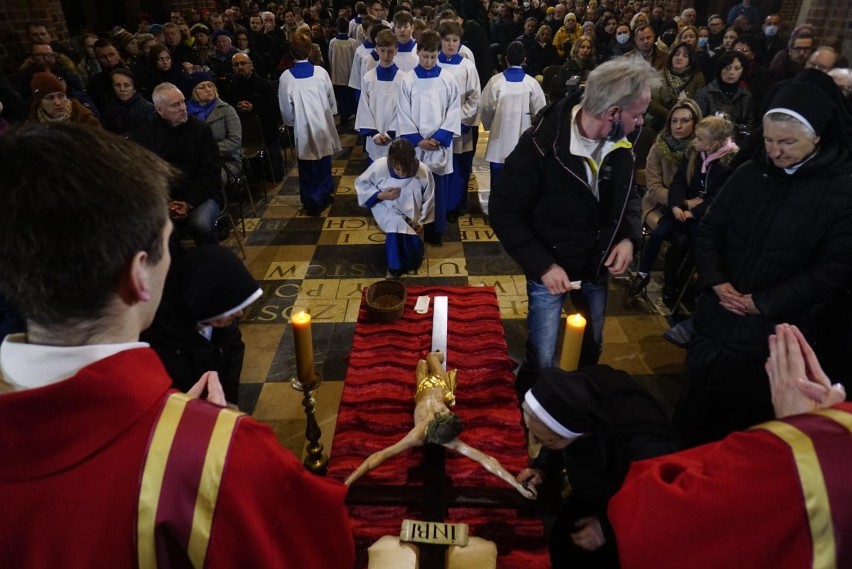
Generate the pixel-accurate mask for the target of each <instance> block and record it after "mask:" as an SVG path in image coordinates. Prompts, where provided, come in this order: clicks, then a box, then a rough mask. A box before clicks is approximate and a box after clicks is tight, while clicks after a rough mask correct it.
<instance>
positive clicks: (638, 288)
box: [628, 273, 651, 296]
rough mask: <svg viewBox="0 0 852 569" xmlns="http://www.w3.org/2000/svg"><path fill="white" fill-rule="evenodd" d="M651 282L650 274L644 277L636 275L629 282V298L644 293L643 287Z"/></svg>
mask: <svg viewBox="0 0 852 569" xmlns="http://www.w3.org/2000/svg"><path fill="white" fill-rule="evenodd" d="M649 282H651V273H648V274H647V275H645V276H644V277H643V276H641V275H640V274H639V273H636V276H635V277H633V279H632V280H631V282H630V288H629V289H628V294H629V295H630V296H639V295H640V294H642V293H643V292H645V287H647V286H648V283H649Z"/></svg>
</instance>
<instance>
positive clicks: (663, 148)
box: [657, 131, 692, 165]
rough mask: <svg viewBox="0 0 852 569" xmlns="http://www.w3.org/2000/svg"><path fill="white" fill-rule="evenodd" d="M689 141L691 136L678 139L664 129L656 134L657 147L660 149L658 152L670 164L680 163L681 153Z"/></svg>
mask: <svg viewBox="0 0 852 569" xmlns="http://www.w3.org/2000/svg"><path fill="white" fill-rule="evenodd" d="M691 141H692V137H691V136H690V137H689V138H683V139H680V140H678V139H677V138H675V137H674V136H672V134H671V133H670V132H668V131H664V132H661V133H660V134H659V135H658V136H657V147H658V148H659V150H660V154H662V155H663V158H665V159H666V160H668V161H669V162H671V163H672V164H675V165H677V164H680V161H681V160H683V155H684V153H685V152H686V148H687V147H688V146H689V143H690V142H691Z"/></svg>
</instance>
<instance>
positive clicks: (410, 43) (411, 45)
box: [396, 39, 417, 53]
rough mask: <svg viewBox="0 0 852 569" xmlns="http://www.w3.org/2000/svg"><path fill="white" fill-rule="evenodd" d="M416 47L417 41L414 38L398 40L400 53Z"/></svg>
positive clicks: (397, 46)
mask: <svg viewBox="0 0 852 569" xmlns="http://www.w3.org/2000/svg"><path fill="white" fill-rule="evenodd" d="M415 47H417V42H416V41H414V39H410V40H408V41H407V42H406V43H399V42H397V44H396V50H397V51H398V52H400V53H408V52H411V51H414V48H415Z"/></svg>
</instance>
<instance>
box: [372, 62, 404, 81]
mask: <svg viewBox="0 0 852 569" xmlns="http://www.w3.org/2000/svg"><path fill="white" fill-rule="evenodd" d="M397 71H399V67H397V66H396V64H395V63H391V64H390V65H389V66H387V67H382V66H381V65H379V66H378V67H376V79H378V80H379V81H393V79H394V77H396V72H397Z"/></svg>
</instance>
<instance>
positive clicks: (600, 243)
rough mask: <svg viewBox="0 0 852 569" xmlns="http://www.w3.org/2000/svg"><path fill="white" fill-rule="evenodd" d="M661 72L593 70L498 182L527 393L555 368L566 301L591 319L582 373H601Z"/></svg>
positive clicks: (546, 117) (521, 386)
mask: <svg viewBox="0 0 852 569" xmlns="http://www.w3.org/2000/svg"><path fill="white" fill-rule="evenodd" d="M658 82H659V78H658V74H657V73H656V72H655V71H654V69H653V68H652V67H651V66H650V65H648V64H647V63H645V62H644V61H640V60H629V59H623V58H621V59H617V60H612V61H608V62H606V63H604V64H603V65H601V66H599V67H598V68H597V69H595V70H594V71H593V72H592V73H591V74H590V75H589V79H588V82H587V84H586V93H585V96H583V97H582V102H581V93H579V92H578V93H576V94H574V95H571V96H568V97H565V98H564V99H562V100H560V101H559V102H557V103H555V104H552V105H550V106H548V107H545V109H544V110H542V112H541V114H540V121H539V122H538V124H537V125H536V126H534V127H533V128H531V129H529V130H528V131H527V132H526V133H524V135H523V136H522V137H521V140H520V142H519V143H518V145H517V147H515V150H514V151H513V152H512V154H510V155H509V157H508V159H507V160H506V164H505V168H504V169H503V171H502V172H500V173H499V175H498V176H496V178H494V179H492V186H491V199H490V202H489V216H490V220H491V225H492V226H493V227H494V230H495V232H496V233H497V237H498V238H499V239H500V242H501V243H502V245H503V248H504V249H506V252H508V253H509V254H510V255H511V256H512V258H514V259H515V261H517V262H518V264H519V265H521V268H522V269H523V271H524V274H525V275H526V278H527V296H528V299H529V314H528V316H527V324H528V328H529V337H528V340H527V353H526V357H525V358H524V361H523V363H522V364H521V369H520V371H519V372H518V382H517V389H518V392H519V395H520V396H521V398H523V393H524V392H525V391H526V390H527V389H529V388H530V387H531V386H532V384H533V383H534V382H535V377H536V375H537V372H538V370H539V369H540V368H546V367H550V366H552V365H554V354H555V345H556V338H557V334H558V331H559V317H560V313H561V311H562V305H563V303H564V301H565V296H566V294H568V293H570V294H571V299H572V302H573V303H574V305H575V306H576V307H577V308H578V309H579V311H580V312H581V313H582V314H583V315H584V316H585V318H586V320H587V322H588V324H587V326H586V330H585V335H584V338H583V349H582V351H581V354H580V366H584V365H592V364H595V363H597V360H598V357H599V355H600V352H601V346H602V343H603V323H604V313H605V312H606V299H607V285H608V281H609V274H610V273H612V274H619V273H623V272H624V271H625V270H626V269H627V266H628V265H629V264H630V262H631V260H632V258H633V251H634V248H635V247H636V246H638V244H639V238H640V233H641V221H640V218H639V198H638V196H637V194H636V190H635V187H634V183H633V165H634V159H633V151H632V145H631V144H630V143H629V142H628V141H627V139H626V138H625V137H626V136H627V135H629V134H630V133H632V132H633V131H634V129H636V128H637V127H641V126H642V124H643V118H642V117H643V114H644V112H645V110H646V109H647V107H648V103H649V102H650V100H651V88H652V87H653V86H654V85H656V84H657V83H658Z"/></svg>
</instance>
